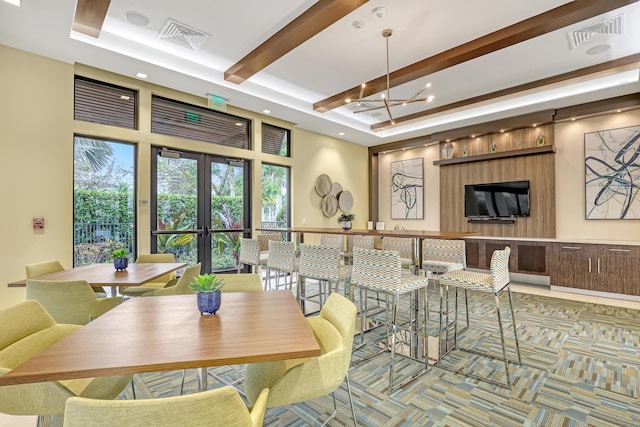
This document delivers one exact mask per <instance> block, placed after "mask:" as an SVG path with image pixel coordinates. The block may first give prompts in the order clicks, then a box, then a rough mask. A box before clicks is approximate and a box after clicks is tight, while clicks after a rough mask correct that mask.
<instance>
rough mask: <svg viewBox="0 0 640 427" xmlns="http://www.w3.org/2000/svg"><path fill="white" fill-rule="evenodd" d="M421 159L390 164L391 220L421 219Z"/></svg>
mask: <svg viewBox="0 0 640 427" xmlns="http://www.w3.org/2000/svg"><path fill="white" fill-rule="evenodd" d="M423 217H424V169H423V164H422V158H418V159H410V160H400V161H397V162H391V218H392V219H423Z"/></svg>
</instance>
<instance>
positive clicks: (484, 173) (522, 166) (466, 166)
mask: <svg viewBox="0 0 640 427" xmlns="http://www.w3.org/2000/svg"><path fill="white" fill-rule="evenodd" d="M540 133H542V134H543V135H544V136H545V144H553V125H548V126H541V127H539V128H529V129H521V130H518V131H511V132H505V133H499V134H492V135H485V136H482V137H479V138H473V139H469V140H458V141H455V142H454V143H453V144H454V147H455V156H456V157H459V156H460V155H461V147H462V146H463V145H466V147H467V150H468V162H465V163H456V164H447V165H444V164H442V165H440V230H441V231H475V232H479V233H480V234H481V235H482V236H496V237H529V238H543V237H544V238H555V237H556V208H555V199H556V196H555V194H556V193H555V187H556V185H555V157H554V156H555V153H553V152H551V153H543V154H533V155H526V156H517V152H518V151H519V150H520V149H526V148H531V147H534V146H535V145H536V140H537V137H538V135H539V134H540ZM492 143H495V144H496V145H497V151H498V152H503V151H513V154H514V156H517V157H508V158H499V159H489V160H480V161H474V159H473V156H474V155H481V154H486V153H490V152H491V148H490V147H491V144H492ZM520 180H529V181H530V183H531V187H530V205H531V211H530V216H529V217H522V218H517V219H516V222H515V223H514V224H500V223H481V224H478V223H470V222H468V221H467V219H466V218H465V217H464V186H465V184H479V183H488V182H502V181H520Z"/></svg>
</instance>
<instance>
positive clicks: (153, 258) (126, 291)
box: [120, 254, 176, 297]
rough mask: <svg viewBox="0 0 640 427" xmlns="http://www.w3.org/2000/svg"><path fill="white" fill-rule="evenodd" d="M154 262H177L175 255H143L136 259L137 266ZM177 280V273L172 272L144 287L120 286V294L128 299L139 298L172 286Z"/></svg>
mask: <svg viewBox="0 0 640 427" xmlns="http://www.w3.org/2000/svg"><path fill="white" fill-rule="evenodd" d="M154 262H176V258H175V257H174V256H173V254H141V255H138V258H136V264H144V263H154ZM175 278H176V273H175V271H174V272H171V273H168V274H165V275H164V276H160V277H158V278H157V279H154V280H153V281H152V282H147V283H145V284H144V285H143V286H120V293H121V294H122V295H126V296H128V297H137V296H140V295H142V294H144V293H146V292H149V291H154V290H156V289H162V288H164V287H166V286H171V285H172V284H173V283H172V281H173V280H174V279H175Z"/></svg>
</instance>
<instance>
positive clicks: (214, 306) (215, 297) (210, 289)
mask: <svg viewBox="0 0 640 427" xmlns="http://www.w3.org/2000/svg"><path fill="white" fill-rule="evenodd" d="M223 287H224V280H223V279H222V278H221V277H216V275H215V274H200V275H198V276H196V277H194V278H193V281H192V282H191V283H190V284H189V288H191V290H193V291H195V292H196V293H197V294H198V310H200V314H201V315H202V316H204V315H211V314H216V312H217V311H218V310H219V309H220V304H221V298H220V290H221V289H222V288H223Z"/></svg>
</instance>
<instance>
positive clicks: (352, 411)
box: [345, 372, 358, 427]
mask: <svg viewBox="0 0 640 427" xmlns="http://www.w3.org/2000/svg"><path fill="white" fill-rule="evenodd" d="M345 379H346V380H347V394H348V395H349V405H350V406H351V416H352V417H353V425H354V426H355V427H358V420H357V419H356V408H355V407H354V406H353V398H352V397H351V383H349V373H348V372H347V374H346V375H345Z"/></svg>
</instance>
